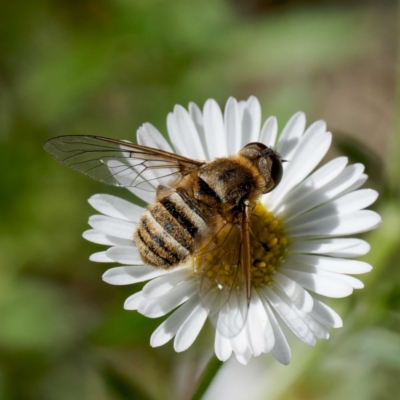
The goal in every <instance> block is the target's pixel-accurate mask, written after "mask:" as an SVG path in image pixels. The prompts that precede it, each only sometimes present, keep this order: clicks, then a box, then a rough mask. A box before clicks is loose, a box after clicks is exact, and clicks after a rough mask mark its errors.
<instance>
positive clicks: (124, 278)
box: [103, 265, 166, 285]
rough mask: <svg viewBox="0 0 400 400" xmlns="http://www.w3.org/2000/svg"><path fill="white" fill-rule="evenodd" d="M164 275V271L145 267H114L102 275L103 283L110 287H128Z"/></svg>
mask: <svg viewBox="0 0 400 400" xmlns="http://www.w3.org/2000/svg"><path fill="white" fill-rule="evenodd" d="M165 273H166V271H165V270H161V269H155V268H152V267H148V266H147V265H135V266H125V267H115V268H111V269H109V270H108V271H106V272H105V273H104V275H103V281H105V282H107V283H109V284H111V285H130V284H132V283H136V282H143V281H148V280H149V279H153V278H156V277H157V276H160V275H164V274H165Z"/></svg>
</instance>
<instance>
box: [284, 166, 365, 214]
mask: <svg viewBox="0 0 400 400" xmlns="http://www.w3.org/2000/svg"><path fill="white" fill-rule="evenodd" d="M363 170H364V166H363V165H362V164H354V165H350V166H348V167H346V168H345V169H344V170H343V171H342V172H341V173H340V174H339V175H338V176H337V177H336V178H334V179H333V180H331V181H330V182H329V183H328V184H326V185H324V186H323V187H321V188H320V189H318V190H315V191H312V192H310V193H309V194H308V195H307V196H305V197H303V198H301V199H299V200H298V201H296V202H292V203H290V208H289V205H288V206H287V211H285V220H286V221H289V220H291V219H294V217H296V216H297V215H300V214H302V213H304V212H306V211H308V210H311V209H312V208H314V207H316V206H319V205H320V204H324V203H326V202H328V201H330V200H332V199H334V198H335V197H337V196H339V195H341V194H342V193H343V192H344V191H345V190H346V189H347V188H348V187H349V186H351V185H352V184H353V183H354V182H356V181H357V180H358V178H359V177H360V176H361V174H362V172H363Z"/></svg>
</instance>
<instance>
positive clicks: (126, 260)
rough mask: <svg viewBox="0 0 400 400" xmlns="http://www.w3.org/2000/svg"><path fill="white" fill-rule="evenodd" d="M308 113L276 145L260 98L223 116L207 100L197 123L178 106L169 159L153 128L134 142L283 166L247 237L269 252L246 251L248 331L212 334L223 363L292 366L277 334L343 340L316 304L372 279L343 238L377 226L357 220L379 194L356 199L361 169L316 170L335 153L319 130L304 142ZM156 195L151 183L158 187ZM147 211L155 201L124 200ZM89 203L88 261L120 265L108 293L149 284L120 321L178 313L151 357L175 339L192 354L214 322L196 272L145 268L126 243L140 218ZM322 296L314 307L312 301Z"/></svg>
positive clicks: (115, 202) (195, 111) (110, 201)
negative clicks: (258, 157)
mask: <svg viewBox="0 0 400 400" xmlns="http://www.w3.org/2000/svg"><path fill="white" fill-rule="evenodd" d="M305 126H306V119H305V116H304V114H303V113H301V112H299V113H297V114H295V115H294V116H293V117H292V118H291V119H290V120H289V122H288V123H287V124H286V126H285V127H284V129H283V131H282V133H281V134H280V136H279V138H278V139H277V132H278V127H277V121H276V119H275V118H274V117H270V118H268V119H267V120H266V121H265V123H264V124H263V126H262V127H261V108H260V104H259V102H258V100H257V99H256V98H255V97H250V98H249V99H248V100H247V101H240V102H237V101H236V100H235V99H233V98H230V99H229V100H228V102H227V103H226V106H225V112H224V114H223V113H222V112H221V109H220V108H219V106H218V104H217V103H216V102H215V101H214V100H208V101H207V102H206V103H205V105H204V109H203V112H202V111H201V110H200V109H199V108H198V106H197V105H196V104H193V103H190V104H189V110H188V111H187V110H186V109H185V108H183V107H182V106H179V105H177V106H175V108H174V111H173V112H172V113H170V114H169V115H168V118H167V127H168V133H169V138H170V140H171V143H172V145H173V147H171V146H170V145H169V144H168V142H167V141H166V140H165V139H164V137H163V136H162V135H161V133H160V132H159V131H158V130H157V129H156V128H155V127H154V126H152V125H151V124H149V123H146V124H144V125H143V126H142V127H140V128H139V130H138V132H137V142H138V143H139V144H141V145H145V146H150V147H154V148H158V149H162V150H166V151H169V152H176V153H178V154H181V155H185V156H186V157H191V158H195V159H203V160H213V159H214V158H216V157H222V156H227V155H229V154H236V153H237V152H238V151H239V150H240V149H241V148H242V147H244V145H246V144H247V143H249V142H262V143H264V144H265V145H267V146H268V147H273V148H275V149H276V151H277V152H278V153H279V154H280V155H281V157H282V159H284V160H288V161H289V162H287V163H284V174H283V178H282V181H281V182H280V184H279V185H278V186H277V188H276V189H274V190H273V191H272V192H270V193H268V194H266V195H263V196H262V197H261V198H260V199H259V203H258V205H257V206H256V208H255V209H254V213H255V214H256V215H257V218H255V219H254V220H253V219H252V221H251V229H252V230H253V231H254V232H255V233H256V234H257V237H259V238H264V240H265V241H266V243H267V244H268V251H266V250H265V248H262V246H261V245H260V244H259V243H258V242H256V241H254V240H252V261H253V264H252V265H253V267H252V292H251V300H250V305H249V310H248V315H247V319H246V322H245V325H244V327H243V329H241V331H240V333H239V334H237V335H236V336H234V337H225V336H223V334H222V333H221V331H220V330H218V329H217V330H216V335H215V353H216V355H217V357H218V358H219V359H220V360H222V361H225V360H227V359H228V358H229V357H230V356H231V354H232V353H234V354H235V356H236V358H237V360H238V361H239V362H241V363H242V364H247V362H248V361H249V360H250V358H251V357H252V356H254V357H256V356H259V355H260V354H262V353H268V352H271V353H272V355H273V356H274V357H275V358H276V359H277V360H278V361H279V362H281V363H283V364H288V363H289V362H290V358H291V352H290V347H289V345H288V342H287V339H286V337H285V335H284V333H283V332H282V327H281V325H282V324H286V325H287V326H288V327H289V328H290V330H291V331H292V332H293V333H294V334H295V335H296V336H297V337H299V338H300V339H301V340H302V341H303V342H304V343H306V344H309V345H311V346H313V345H314V344H315V342H316V339H317V338H318V339H328V337H329V330H328V327H333V328H339V327H341V326H342V320H341V318H340V317H339V315H338V314H337V313H336V312H335V311H334V310H332V309H331V308H330V307H328V306H327V305H326V304H324V303H323V302H321V301H320V300H318V299H317V297H318V298H319V297H320V296H327V297H333V298H338V297H346V296H349V295H350V294H351V293H352V292H353V289H361V288H362V287H363V283H362V282H361V281H360V280H359V279H356V278H354V277H353V276H350V275H354V274H362V273H365V272H368V271H370V270H371V266H370V265H369V264H367V263H365V262H362V261H355V260H353V258H354V257H358V256H362V255H364V254H366V253H367V252H368V251H369V245H368V243H366V242H365V241H363V240H360V239H353V238H348V236H349V235H353V234H356V233H360V232H365V231H368V230H370V229H374V228H376V227H377V226H379V225H380V223H381V218H380V216H379V215H378V214H377V213H375V212H373V211H370V210H364V209H365V208H366V207H368V206H369V205H370V204H372V203H373V202H374V201H375V200H376V198H377V196H378V194H377V192H376V191H375V190H372V189H359V188H360V187H361V186H362V185H363V184H364V183H365V181H366V180H367V176H366V175H365V174H364V173H363V172H364V166H363V165H362V164H354V165H347V163H348V160H347V158H346V157H339V158H336V159H334V160H332V161H330V162H328V163H327V164H325V165H323V166H322V167H320V168H319V169H317V170H316V171H314V172H313V170H314V169H315V168H316V167H317V165H318V164H319V163H320V161H321V160H322V158H323V157H324V156H325V154H326V152H327V151H328V149H329V146H330V144H331V133H329V132H327V131H326V125H325V122H323V121H317V122H314V123H313V124H312V125H310V126H309V127H308V128H307V129H306V130H305ZM154 185H155V186H157V182H156V181H155V182H154ZM128 190H130V191H131V192H132V193H134V194H135V195H136V196H138V197H139V198H141V199H143V200H144V201H146V202H147V203H149V204H151V203H153V202H154V200H155V194H154V193H151V192H148V191H144V190H140V189H137V188H128ZM89 203H90V204H91V205H92V206H93V208H95V209H96V210H97V211H98V212H99V213H100V215H94V216H92V217H90V219H89V224H90V226H91V227H92V228H93V229H91V230H88V231H86V232H84V234H83V236H84V238H86V239H87V240H89V241H91V242H94V243H98V244H102V245H106V246H109V248H108V250H106V251H103V252H99V253H95V254H93V255H92V256H91V257H90V259H91V260H92V261H96V262H110V263H111V262H117V263H120V264H122V266H119V267H115V268H111V269H109V270H108V271H107V272H106V273H105V274H104V275H103V279H104V280H105V281H106V282H107V283H110V284H113V285H129V284H133V283H136V282H143V281H149V282H148V283H147V284H146V285H145V286H144V287H143V289H142V290H141V291H140V292H137V293H135V294H133V295H132V296H131V297H129V298H128V299H127V300H126V302H125V309H127V310H137V311H138V312H139V313H141V314H143V315H145V316H147V317H149V318H158V317H162V316H164V315H166V314H168V313H170V312H171V311H173V310H175V311H174V312H173V313H172V314H171V315H170V316H169V317H168V318H167V319H166V320H165V321H164V322H162V324H161V325H160V326H159V327H158V328H157V329H156V331H155V332H154V333H153V335H152V336H151V341H150V343H151V345H152V346H153V347H157V346H161V345H164V344H165V343H167V342H168V341H170V340H171V339H173V338H174V348H175V350H176V351H177V352H181V351H184V350H186V349H187V348H189V347H190V346H191V345H192V344H193V342H194V341H195V339H196V337H197V336H198V334H199V332H200V330H201V329H202V327H203V325H204V324H205V322H206V320H207V317H208V316H209V309H208V308H207V307H206V306H205V305H204V304H203V302H202V301H200V296H199V293H198V286H197V284H196V282H195V279H194V272H193V267H192V266H191V265H185V266H180V267H178V268H176V269H174V270H172V271H166V270H160V269H155V268H152V267H149V266H146V265H143V262H142V260H141V258H140V256H139V251H138V249H137V247H136V246H135V243H134V241H133V233H134V231H135V228H136V224H137V223H138V221H139V219H140V217H141V215H142V214H143V213H144V212H145V209H144V208H141V207H139V206H138V205H136V204H133V203H130V202H128V201H126V200H122V199H120V198H118V197H115V196H111V195H107V194H98V195H95V196H93V197H91V198H90V199H89ZM319 295H320V296H319Z"/></svg>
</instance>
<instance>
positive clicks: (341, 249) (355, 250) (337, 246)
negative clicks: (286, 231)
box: [288, 238, 370, 258]
mask: <svg viewBox="0 0 400 400" xmlns="http://www.w3.org/2000/svg"><path fill="white" fill-rule="evenodd" d="M288 250H289V252H290V253H315V254H327V255H329V256H332V257H347V258H349V257H359V256H363V255H364V254H367V253H368V252H369V250H370V245H369V244H368V243H367V242H365V241H364V240H361V239H336V238H335V239H320V240H299V241H296V242H293V243H291V244H290V246H289V249H288Z"/></svg>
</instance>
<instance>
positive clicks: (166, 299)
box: [138, 281, 197, 318]
mask: <svg viewBox="0 0 400 400" xmlns="http://www.w3.org/2000/svg"><path fill="white" fill-rule="evenodd" d="M196 291H197V288H196V285H195V283H194V282H193V281H185V282H182V283H181V284H180V285H177V286H175V287H174V288H173V289H172V290H170V291H168V292H167V293H165V294H164V295H162V296H160V297H158V298H156V299H154V300H149V302H148V303H147V304H145V305H144V306H143V307H139V309H138V311H139V312H140V313H141V314H143V315H145V316H146V317H149V318H158V317H161V316H163V315H165V314H167V313H169V312H170V311H171V310H173V309H174V308H176V307H178V306H179V305H181V304H182V303H184V302H185V301H187V300H188V299H190V298H191V297H192V296H193V295H194V294H195V293H196Z"/></svg>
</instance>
